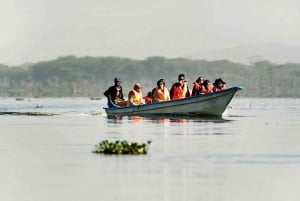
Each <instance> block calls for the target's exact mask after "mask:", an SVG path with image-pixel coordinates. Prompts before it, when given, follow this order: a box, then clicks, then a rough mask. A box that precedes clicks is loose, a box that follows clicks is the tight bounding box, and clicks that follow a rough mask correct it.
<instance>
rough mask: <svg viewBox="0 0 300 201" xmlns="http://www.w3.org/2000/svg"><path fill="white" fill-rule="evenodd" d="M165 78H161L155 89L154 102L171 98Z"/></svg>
mask: <svg viewBox="0 0 300 201" xmlns="http://www.w3.org/2000/svg"><path fill="white" fill-rule="evenodd" d="M165 84H166V83H165V80H164V79H160V80H158V81H157V83H156V85H157V87H156V88H155V89H154V90H153V94H152V96H153V102H161V101H168V100H170V93H169V90H168V89H167V87H166V86H165Z"/></svg>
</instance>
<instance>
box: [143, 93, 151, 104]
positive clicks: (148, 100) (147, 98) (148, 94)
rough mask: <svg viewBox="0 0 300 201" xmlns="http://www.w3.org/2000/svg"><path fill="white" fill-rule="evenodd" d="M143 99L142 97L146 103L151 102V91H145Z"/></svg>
mask: <svg viewBox="0 0 300 201" xmlns="http://www.w3.org/2000/svg"><path fill="white" fill-rule="evenodd" d="M143 99H144V101H145V103H146V104H149V103H152V92H151V91H149V92H148V93H147V96H144V97H143Z"/></svg>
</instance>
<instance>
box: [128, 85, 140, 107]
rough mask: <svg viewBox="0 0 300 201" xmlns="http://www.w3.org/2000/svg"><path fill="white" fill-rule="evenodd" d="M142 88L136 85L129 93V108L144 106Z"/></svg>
mask: <svg viewBox="0 0 300 201" xmlns="http://www.w3.org/2000/svg"><path fill="white" fill-rule="evenodd" d="M142 97H143V95H142V86H141V84H140V83H136V84H135V85H134V86H133V89H131V90H130V91H129V93H128V106H136V105H140V104H142Z"/></svg>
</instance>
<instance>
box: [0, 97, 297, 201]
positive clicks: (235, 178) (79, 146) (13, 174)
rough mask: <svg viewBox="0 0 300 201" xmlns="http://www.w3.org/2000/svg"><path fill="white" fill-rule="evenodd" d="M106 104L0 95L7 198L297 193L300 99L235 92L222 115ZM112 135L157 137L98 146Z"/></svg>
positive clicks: (218, 200) (249, 197)
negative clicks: (113, 109) (133, 110)
mask: <svg viewBox="0 0 300 201" xmlns="http://www.w3.org/2000/svg"><path fill="white" fill-rule="evenodd" d="M105 104H106V102H105V100H100V101H99V100H98V101H96V100H90V99H88V98H75V99H73V98H60V99H50V98H47V99H43V98H40V99H33V98H31V99H29V98H25V99H24V100H23V101H16V99H14V98H0V112H1V114H2V115H0V129H1V132H0V160H1V165H0V200H3V201H83V200H85V201H86V200H91V201H92V200H105V201H113V200H117V201H121V200H122V201H123V200H124V201H129V200H130V201H134V200H136V201H158V200H162V201H194V200H195V201H196V200H197V201H199V200H205V201H254V200H255V201H271V200H272V201H283V200H286V201H298V200H299V198H300V174H299V170H300V132H299V129H300V125H299V120H300V99H244V98H240V97H239V96H237V97H235V98H234V99H233V100H232V102H231V104H230V107H229V108H228V109H227V110H226V112H225V113H224V116H223V118H218V119H207V118H179V117H178V118H142V117H138V116H135V117H130V118H128V117H123V118H121V119H112V118H107V116H106V114H105V112H104V110H103V109H102V108H103V107H104V106H105ZM30 113H33V114H46V113H51V114H56V115H53V116H43V115H40V116H39V115H28V114H30ZM26 114H27V115H26ZM105 139H108V140H117V139H118V140H128V141H136V142H146V141H148V140H151V141H152V143H151V144H150V148H149V152H148V154H147V155H139V156H129V155H128V156H125V155H118V156H115V155H101V154H93V153H92V151H93V150H94V145H96V144H98V143H99V142H100V141H102V140H105Z"/></svg>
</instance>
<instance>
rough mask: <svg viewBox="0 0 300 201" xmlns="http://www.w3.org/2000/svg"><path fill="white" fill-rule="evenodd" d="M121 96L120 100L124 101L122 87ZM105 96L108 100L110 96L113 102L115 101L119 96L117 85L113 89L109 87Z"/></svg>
mask: <svg viewBox="0 0 300 201" xmlns="http://www.w3.org/2000/svg"><path fill="white" fill-rule="evenodd" d="M119 93H120V96H119V98H121V99H122V100H124V96H123V91H122V87H121V86H120V91H119ZM103 94H104V96H106V97H107V98H109V95H110V97H111V100H112V101H114V100H115V98H116V95H117V87H116V85H113V86H111V87H109V88H108V89H107V90H106V91H105V92H104V93H103Z"/></svg>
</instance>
